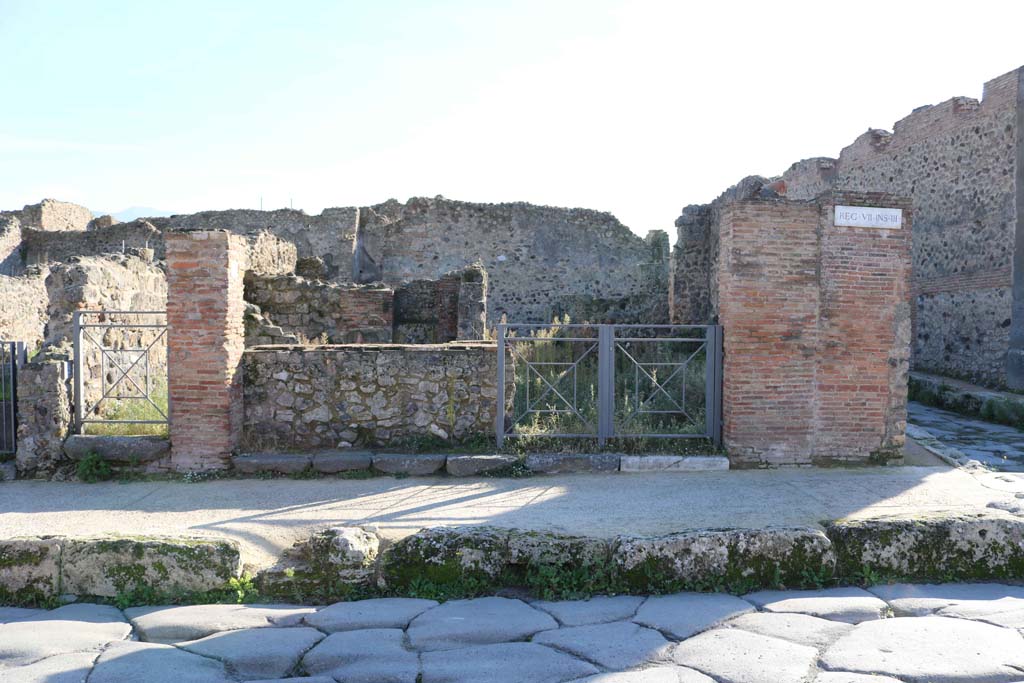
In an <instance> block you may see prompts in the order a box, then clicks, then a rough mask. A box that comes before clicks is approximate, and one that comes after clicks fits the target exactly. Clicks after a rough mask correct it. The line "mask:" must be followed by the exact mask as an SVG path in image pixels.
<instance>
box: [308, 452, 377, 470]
mask: <svg viewBox="0 0 1024 683" xmlns="http://www.w3.org/2000/svg"><path fill="white" fill-rule="evenodd" d="M372 463H373V456H372V455H371V454H370V453H369V452H366V451H331V452H329V453H317V454H316V455H314V456H313V469H314V470H316V471H317V472H320V473H322V474H337V473H338V472H349V471H351V470H368V469H370V465H371V464H372Z"/></svg>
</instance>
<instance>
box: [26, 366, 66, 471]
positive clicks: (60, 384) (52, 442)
mask: <svg viewBox="0 0 1024 683" xmlns="http://www.w3.org/2000/svg"><path fill="white" fill-rule="evenodd" d="M65 367H66V365H65V364H64V363H63V362H62V361H60V360H49V359H45V358H37V359H36V360H34V361H33V362H30V363H25V364H24V365H23V366H21V367H20V368H19V369H18V447H17V448H18V450H17V453H16V455H15V466H16V467H17V470H18V475H19V476H21V477H29V476H38V477H48V476H51V475H53V474H54V473H55V472H56V471H57V468H58V467H59V466H60V464H61V462H62V461H64V460H65V456H64V452H63V449H62V447H63V444H64V439H65V438H66V437H67V435H68V432H69V429H70V427H71V403H70V397H69V395H68V387H67V383H66V381H65V380H66V379H67V378H66V377H65V370H64V368H65Z"/></svg>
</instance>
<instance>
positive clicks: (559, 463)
mask: <svg viewBox="0 0 1024 683" xmlns="http://www.w3.org/2000/svg"><path fill="white" fill-rule="evenodd" d="M619 458H620V456H619V455H617V454H615V453H595V454H576V453H531V454H530V455H527V456H526V467H527V468H528V469H529V470H530V471H531V472H536V473H538V474H565V473H570V472H617V471H618V470H619Z"/></svg>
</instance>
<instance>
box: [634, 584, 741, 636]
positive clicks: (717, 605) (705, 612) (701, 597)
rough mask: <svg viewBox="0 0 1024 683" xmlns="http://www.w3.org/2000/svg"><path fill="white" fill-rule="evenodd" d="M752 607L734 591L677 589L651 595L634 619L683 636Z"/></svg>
mask: <svg viewBox="0 0 1024 683" xmlns="http://www.w3.org/2000/svg"><path fill="white" fill-rule="evenodd" d="M752 611H754V608H753V606H752V605H751V604H750V603H749V602H745V601H744V600H740V599H739V598H736V597H733V596H731V595H719V594H714V593H677V594H675V595H657V596H653V597H650V598H647V601H646V602H644V604H643V605H641V606H640V609H638V610H637V612H636V616H635V617H633V621H635V622H636V623H638V624H642V625H644V626H650V627H651V628H654V629H657V630H659V631H661V632H662V633H665V634H668V635H669V636H671V637H673V638H675V639H676V640H682V639H684V638H689V637H690V636H692V635H694V634H695V633H700V632H701V631H705V630H707V629H709V628H711V627H712V626H716V625H717V624H719V623H721V622H723V621H725V620H726V619H732V618H733V617H738V616H739V615H741V614H746V613H747V612H752Z"/></svg>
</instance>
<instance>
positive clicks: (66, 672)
mask: <svg viewBox="0 0 1024 683" xmlns="http://www.w3.org/2000/svg"><path fill="white" fill-rule="evenodd" d="M98 655H99V652H75V653H73V654H68V655H56V656H55V657H47V658H46V659H42V660H40V661H38V662H34V663H32V664H27V665H25V666H19V667H17V668H16V669H4V668H3V663H0V680H2V681H3V682H4V683H83V682H84V681H85V679H86V677H87V676H88V675H89V672H90V671H92V663H93V661H95V659H96V657H97V656H98Z"/></svg>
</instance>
